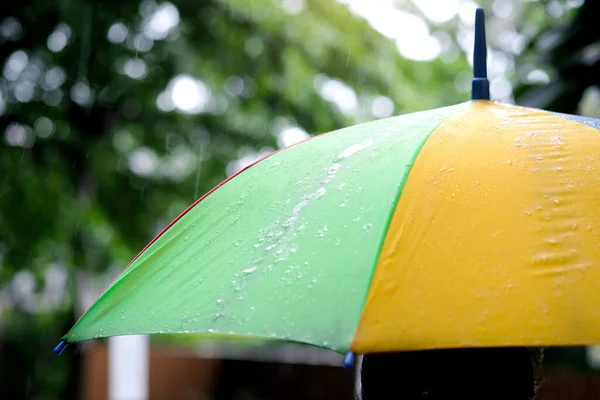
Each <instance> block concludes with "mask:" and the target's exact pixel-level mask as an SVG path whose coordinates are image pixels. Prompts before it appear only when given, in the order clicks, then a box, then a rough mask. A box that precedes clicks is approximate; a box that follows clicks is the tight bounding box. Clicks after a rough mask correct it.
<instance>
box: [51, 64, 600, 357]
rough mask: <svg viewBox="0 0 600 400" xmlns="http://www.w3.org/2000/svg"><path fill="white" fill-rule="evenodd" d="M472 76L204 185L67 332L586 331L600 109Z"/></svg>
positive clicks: (593, 325) (479, 338) (371, 339)
mask: <svg viewBox="0 0 600 400" xmlns="http://www.w3.org/2000/svg"><path fill="white" fill-rule="evenodd" d="M484 72H485V71H484ZM480 82H482V84H483V86H481V85H480V84H476V83H474V98H475V100H473V101H469V102H466V103H463V104H458V105H455V106H451V107H446V108H441V109H436V110H431V111H425V112H420V113H415V114H408V115H403V116H398V117H393V118H389V119H383V120H378V121H374V122H369V123H365V124H361V125H357V126H353V127H349V128H345V129H341V130H338V131H335V132H331V133H328V134H323V135H319V136H317V137H315V138H312V139H310V140H307V141H305V142H302V143H300V144H297V145H295V146H292V147H289V148H286V149H284V150H282V151H279V152H276V153H274V154H272V155H270V156H269V157H267V158H266V159H263V160H261V161H260V162H258V163H256V164H254V165H252V166H251V167H250V168H247V169H245V170H244V171H242V172H241V173H239V174H237V175H236V176H234V177H232V178H231V179H229V180H228V181H226V182H224V183H223V184H221V185H219V186H218V187H217V188H215V189H214V190H213V191H211V192H210V193H209V194H208V195H207V196H205V197H203V198H202V199H200V200H199V201H197V202H196V203H195V204H194V205H192V206H191V207H190V208H189V209H188V210H186V211H185V212H184V213H183V214H182V215H181V216H180V217H179V218H177V219H176V220H175V221H174V222H173V223H172V224H170V225H169V226H168V227H167V228H166V229H165V230H164V231H163V232H162V233H161V234H160V235H159V236H158V237H157V238H155V239H154V240H153V241H152V242H151V243H150V244H149V245H148V246H147V247H146V248H145V249H144V250H143V251H142V252H141V253H140V254H139V255H138V256H137V257H136V258H135V259H134V260H133V261H132V263H131V264H130V265H129V266H128V267H127V268H126V269H125V270H124V272H123V273H122V274H121V275H120V276H119V277H118V278H117V279H116V280H115V281H114V282H113V283H112V284H111V285H110V286H109V287H108V288H107V289H106V291H105V292H104V293H103V294H102V295H101V296H100V298H99V299H98V300H97V301H96V302H95V303H94V304H93V305H92V306H91V307H90V309H89V310H88V311H87V312H86V313H85V314H84V315H83V316H82V318H81V319H80V320H79V321H78V322H77V323H76V324H75V325H74V326H73V328H72V329H71V330H70V331H69V332H68V333H67V334H66V335H65V336H64V338H63V340H64V342H65V343H71V342H78V341H82V340H87V339H94V338H102V337H108V336H115V335H127V334H160V333H195V334H200V335H205V336H206V337H211V338H226V337H233V338H243V339H248V338H259V339H266V340H283V341H296V342H302V343H307V344H311V345H316V346H320V347H324V348H328V349H331V350H334V351H337V352H340V353H344V352H347V351H348V350H352V351H354V352H356V353H372V352H390V351H401V350H417V349H434V348H456V347H473V346H478V347H485V346H488V347H492V346H541V345H579V344H589V343H598V342H600V308H599V307H597V303H598V298H599V293H600V290H599V289H600V246H599V245H598V243H599V242H600V241H599V240H598V239H599V237H600V169H599V168H598V154H600V136H599V134H600V132H599V130H600V123H599V121H597V120H593V119H586V118H582V117H577V116H570V115H563V114H556V113H551V112H545V111H541V110H535V109H528V108H522V107H516V106H510V105H503V104H497V103H494V102H491V101H489V100H486V99H485V98H486V97H487V96H486V91H487V86H486V85H487V79H481V80H480ZM482 87H483V90H482ZM476 93H480V94H481V93H483V95H482V96H476V95H475V94H476ZM62 347H64V346H63V345H59V348H58V349H57V351H60V350H61V349H62Z"/></svg>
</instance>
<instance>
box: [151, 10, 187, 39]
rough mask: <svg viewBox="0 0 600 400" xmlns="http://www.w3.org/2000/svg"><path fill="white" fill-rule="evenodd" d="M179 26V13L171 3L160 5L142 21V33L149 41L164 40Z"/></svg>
mask: <svg viewBox="0 0 600 400" xmlns="http://www.w3.org/2000/svg"><path fill="white" fill-rule="evenodd" d="M177 25H179V11H178V10H177V7H175V6H174V5H173V4H171V3H162V4H161V5H160V6H158V7H157V8H156V10H155V11H154V12H153V13H152V14H151V15H150V17H148V18H147V19H146V20H145V21H144V33H145V34H146V36H148V37H149V38H150V39H153V40H162V39H165V38H166V37H167V36H168V35H169V33H170V32H171V30H172V29H173V28H175V27H176V26H177Z"/></svg>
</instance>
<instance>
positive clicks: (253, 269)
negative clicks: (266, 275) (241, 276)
mask: <svg viewBox="0 0 600 400" xmlns="http://www.w3.org/2000/svg"><path fill="white" fill-rule="evenodd" d="M256 268H257V267H256V266H254V267H250V268H246V269H245V270H243V271H242V272H243V273H245V274H251V273H253V272H254V271H256Z"/></svg>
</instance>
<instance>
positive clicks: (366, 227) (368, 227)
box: [363, 223, 373, 231]
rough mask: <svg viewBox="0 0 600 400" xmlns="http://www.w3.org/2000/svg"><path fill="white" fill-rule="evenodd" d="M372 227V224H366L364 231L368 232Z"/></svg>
mask: <svg viewBox="0 0 600 400" xmlns="http://www.w3.org/2000/svg"><path fill="white" fill-rule="evenodd" d="M372 227H373V224H372V223H368V224H364V225H363V229H364V230H366V231H367V230H369V229H371V228H372Z"/></svg>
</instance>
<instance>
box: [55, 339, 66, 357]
mask: <svg viewBox="0 0 600 400" xmlns="http://www.w3.org/2000/svg"><path fill="white" fill-rule="evenodd" d="M65 347H67V342H65V341H64V340H61V341H60V343H59V344H57V345H56V347H55V348H54V354H56V355H59V354H60V353H62V352H63V350H64V349H65Z"/></svg>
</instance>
